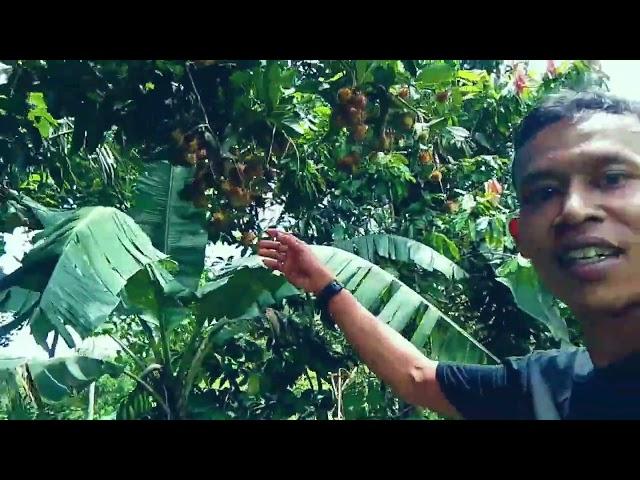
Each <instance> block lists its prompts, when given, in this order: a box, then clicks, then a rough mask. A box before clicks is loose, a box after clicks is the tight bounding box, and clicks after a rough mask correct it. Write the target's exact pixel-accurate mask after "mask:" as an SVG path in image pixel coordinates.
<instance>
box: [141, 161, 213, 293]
mask: <svg viewBox="0 0 640 480" xmlns="http://www.w3.org/2000/svg"><path fill="white" fill-rule="evenodd" d="M194 171H195V169H194V168H193V167H181V166H174V165H171V164H170V163H169V162H168V161H166V160H162V161H156V162H153V163H149V164H147V166H146V169H145V172H144V173H143V174H142V175H141V177H140V179H139V180H138V186H137V196H136V198H135V206H134V208H133V209H132V211H131V212H130V215H131V217H132V218H133V219H134V220H135V221H136V222H137V223H138V225H140V227H142V229H143V230H144V231H145V232H146V233H147V235H149V237H150V238H151V241H152V242H153V245H154V246H155V247H156V248H157V249H158V250H160V251H161V252H163V253H166V254H167V255H169V256H170V257H171V258H172V259H173V260H175V261H176V262H178V265H179V268H180V271H179V272H178V273H177V274H176V279H177V280H178V281H179V282H180V283H182V284H183V285H184V286H185V287H187V288H189V289H191V290H196V289H197V288H198V282H199V281H200V275H201V274H202V270H203V268H204V250H205V247H206V245H207V238H208V237H207V232H206V231H205V229H204V221H205V213H204V210H202V209H198V208H195V207H194V206H193V204H192V203H191V202H189V201H186V200H183V199H182V198H181V197H180V192H181V190H182V189H183V188H184V186H185V184H186V183H187V182H188V181H190V180H191V179H192V178H193V174H194Z"/></svg>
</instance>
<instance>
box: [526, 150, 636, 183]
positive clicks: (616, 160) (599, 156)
mask: <svg viewBox="0 0 640 480" xmlns="http://www.w3.org/2000/svg"><path fill="white" fill-rule="evenodd" d="M639 159H640V157H639V156H638V155H636V154H634V153H633V152H630V151H629V152H627V151H591V152H584V153H581V154H580V161H581V166H584V168H585V170H586V169H589V170H593V169H597V168H603V167H606V166H608V165H613V164H627V165H637V166H639V165H640V162H639ZM561 176H562V173H561V172H558V171H556V170H554V169H553V168H546V169H540V170H533V171H531V172H529V173H526V174H525V175H524V176H523V177H522V178H521V179H520V181H519V182H518V184H519V187H520V188H521V187H524V186H527V185H531V184H533V183H535V182H540V181H544V180H558V179H559V178H560V177H561Z"/></svg>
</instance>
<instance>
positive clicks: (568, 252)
mask: <svg viewBox="0 0 640 480" xmlns="http://www.w3.org/2000/svg"><path fill="white" fill-rule="evenodd" d="M623 254H624V250H623V249H622V248H620V247H618V246H616V245H614V244H612V243H611V242H608V241H606V240H603V239H599V238H582V239H576V240H574V241H572V242H568V243H566V244H565V245H564V246H563V247H562V249H561V250H560V253H558V255H557V261H558V264H559V265H560V267H561V268H562V269H563V270H565V271H567V272H568V273H570V274H571V275H572V276H574V277H576V278H578V279H579V280H583V281H590V282H591V281H598V280H603V279H604V278H606V276H607V275H608V274H610V273H611V272H612V270H613V269H615V268H617V267H618V266H619V265H620V262H621V260H622V258H621V257H622V256H623Z"/></svg>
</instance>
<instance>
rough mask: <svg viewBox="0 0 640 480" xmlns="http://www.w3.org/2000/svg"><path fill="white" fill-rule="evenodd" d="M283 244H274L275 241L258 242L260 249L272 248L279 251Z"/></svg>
mask: <svg viewBox="0 0 640 480" xmlns="http://www.w3.org/2000/svg"><path fill="white" fill-rule="evenodd" d="M281 245H282V244H281V243H280V242H274V241H273V240H260V241H259V242H258V247H259V248H271V249H274V250H278V248H280V246H281Z"/></svg>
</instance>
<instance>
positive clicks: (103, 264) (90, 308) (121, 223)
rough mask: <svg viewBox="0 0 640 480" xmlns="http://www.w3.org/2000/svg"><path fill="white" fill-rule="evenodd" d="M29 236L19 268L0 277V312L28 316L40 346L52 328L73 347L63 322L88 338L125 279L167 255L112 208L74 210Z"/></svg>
mask: <svg viewBox="0 0 640 480" xmlns="http://www.w3.org/2000/svg"><path fill="white" fill-rule="evenodd" d="M34 240H35V242H36V243H35V244H34V248H33V249H32V250H31V251H29V252H28V253H27V254H26V255H25V257H24V259H23V264H22V267H21V268H19V269H18V270H16V271H15V272H13V273H12V274H11V275H8V276H6V277H4V278H3V279H2V280H0V311H4V312H6V311H11V312H12V313H13V314H14V315H15V316H16V317H26V318H28V319H29V322H30V325H31V333H32V335H33V336H34V338H35V340H36V341H37V342H38V343H39V344H40V345H42V346H43V347H44V348H47V343H46V340H47V336H48V334H49V332H51V331H53V330H56V331H58V332H59V333H60V335H61V336H62V338H63V339H64V340H65V342H66V343H67V345H69V347H71V348H73V347H75V343H74V341H73V338H72V336H71V334H70V332H69V331H68V330H67V328H66V326H67V325H68V326H70V327H72V328H73V329H74V330H75V331H76V332H77V333H78V334H79V335H80V336H81V337H82V338H85V337H87V336H89V335H90V334H91V333H92V332H93V331H94V330H95V329H96V328H97V327H98V326H100V325H101V324H102V323H103V322H104V321H105V320H106V319H107V317H108V315H109V314H110V313H111V312H112V311H113V310H114V308H115V307H116V306H117V305H118V303H119V302H120V296H119V295H120V291H121V290H122V288H123V287H124V286H125V285H126V283H127V281H128V279H129V278H130V277H131V276H133V275H134V274H135V273H136V272H138V271H139V270H140V269H142V268H143V267H145V266H147V265H151V264H153V263H155V262H159V261H161V260H163V259H165V258H166V256H165V255H164V254H162V253H161V252H159V251H157V250H156V249H155V248H154V247H153V245H152V244H151V241H150V240H149V237H147V235H146V234H145V233H144V232H143V231H142V230H141V229H140V227H138V225H136V223H135V222H134V221H133V220H132V219H131V218H130V217H128V216H127V215H126V214H124V213H122V212H120V211H119V210H116V209H115V208H106V207H86V208H82V209H79V210H75V211H74V212H73V213H72V214H71V215H69V216H68V217H66V218H65V219H64V220H63V221H61V222H59V223H56V224H54V225H52V226H50V227H48V228H46V229H45V230H44V231H42V232H40V233H39V234H38V235H36V237H35V238H34ZM34 293H35V294H37V295H38V298H37V300H36V301H35V302H33V301H32V300H33V294H34ZM29 309H32V310H33V311H31V312H29V311H28V310H29Z"/></svg>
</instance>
